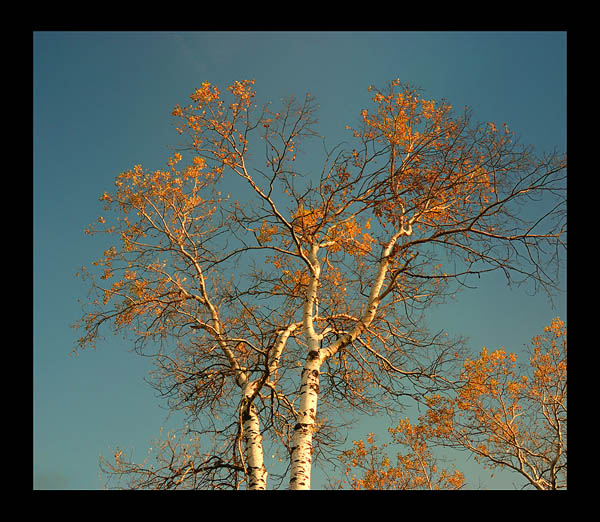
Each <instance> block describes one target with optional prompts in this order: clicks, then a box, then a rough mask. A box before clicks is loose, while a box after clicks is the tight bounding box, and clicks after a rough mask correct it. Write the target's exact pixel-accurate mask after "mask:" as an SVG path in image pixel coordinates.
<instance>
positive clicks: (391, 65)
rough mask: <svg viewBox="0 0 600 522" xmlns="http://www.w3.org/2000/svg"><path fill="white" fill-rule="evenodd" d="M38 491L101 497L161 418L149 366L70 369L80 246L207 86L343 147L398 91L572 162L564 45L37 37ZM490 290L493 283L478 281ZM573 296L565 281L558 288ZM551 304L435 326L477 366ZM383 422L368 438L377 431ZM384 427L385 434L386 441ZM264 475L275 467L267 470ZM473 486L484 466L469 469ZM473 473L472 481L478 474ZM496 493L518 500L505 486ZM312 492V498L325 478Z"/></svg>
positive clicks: (556, 312)
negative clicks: (110, 474)
mask: <svg viewBox="0 0 600 522" xmlns="http://www.w3.org/2000/svg"><path fill="white" fill-rule="evenodd" d="M32 37H33V44H34V46H33V124H34V125H33V159H34V161H33V167H34V169H33V189H34V193H33V247H34V248H33V282H34V285H33V485H34V488H36V489H98V488H99V487H100V478H99V468H98V456H99V454H102V455H104V456H109V455H110V453H111V449H112V448H114V447H115V446H117V445H118V446H120V447H121V448H123V449H124V450H125V451H126V452H128V453H130V452H132V451H133V456H134V457H137V458H138V459H142V458H143V457H144V456H145V455H146V450H147V448H148V446H149V445H150V441H151V440H152V439H153V438H154V437H157V436H158V434H159V429H160V427H161V426H163V425H165V422H164V421H165V417H166V414H167V412H166V411H165V410H164V409H162V408H161V407H160V403H158V402H157V401H156V399H155V398H154V395H153V393H154V392H153V390H152V389H151V388H150V387H149V386H148V385H147V384H145V383H144V381H143V380H144V377H145V376H146V374H147V372H148V370H149V365H148V361H146V360H145V359H142V358H140V357H139V356H136V355H134V354H132V353H130V352H129V351H128V346H127V344H126V343H125V342H124V341H123V340H121V339H119V338H110V337H109V338H108V339H107V340H106V342H104V343H101V344H100V345H99V347H98V349H97V350H96V351H91V350H89V351H84V352H83V353H82V354H81V355H79V356H77V357H69V353H70V352H71V350H72V349H73V347H74V341H75V339H76V337H77V333H76V332H75V331H74V330H73V329H72V328H70V325H72V324H73V323H74V322H75V321H76V320H77V319H78V316H79V314H80V304H79V303H78V299H84V298H85V296H86V288H85V287H84V286H83V284H82V283H81V281H80V280H79V279H78V278H76V277H75V273H76V271H77V270H78V268H79V267H80V266H82V265H89V263H90V262H91V261H92V260H94V259H97V258H98V257H100V255H101V254H102V251H103V250H102V245H100V244H99V243H98V242H97V241H96V239H94V238H90V237H89V236H85V234H84V229H85V228H86V226H87V225H88V224H90V223H92V222H94V221H95V219H96V218H97V217H98V216H99V215H100V214H101V211H102V203H100V202H99V197H100V196H101V195H102V193H103V192H104V191H105V190H108V191H110V190H112V188H113V187H114V178H115V177H116V176H117V175H118V174H119V173H120V172H122V171H124V170H126V169H128V168H131V167H132V166H133V165H134V164H137V163H141V164H142V165H143V166H144V167H145V168H149V169H156V168H163V167H164V166H165V164H166V161H167V159H168V155H169V150H168V146H170V145H175V144H176V143H177V142H178V136H177V133H176V131H175V125H174V121H173V119H172V117H171V111H172V109H173V107H174V106H175V105H176V104H178V103H179V104H182V105H183V104H186V103H187V102H188V100H189V98H188V97H189V95H190V94H191V93H192V92H193V90H194V89H195V88H197V87H199V86H200V84H201V83H202V82H204V81H210V82H211V83H214V84H216V85H218V86H219V87H220V88H221V89H222V90H224V89H225V87H226V86H227V85H230V84H231V83H232V82H233V81H235V80H241V79H251V78H254V79H256V83H255V86H254V87H255V89H256V91H257V97H258V98H259V101H268V100H273V101H278V100H279V99H280V98H282V97H284V96H287V95H289V94H292V93H293V94H296V95H298V96H299V97H303V96H304V94H305V93H307V92H310V93H311V94H313V95H314V96H316V97H317V101H318V102H319V103H320V107H321V110H320V113H319V120H320V122H321V127H320V130H321V132H322V133H323V134H324V135H325V136H327V137H328V139H331V142H332V143H334V142H335V143H337V142H339V141H341V140H342V139H344V138H345V137H347V134H346V133H347V132H348V131H346V130H345V126H346V125H352V124H353V123H355V122H356V120H357V118H358V115H359V111H360V109H361V108H363V107H366V106H367V104H368V99H369V94H368V92H367V87H368V86H369V85H371V84H373V85H375V86H384V85H385V84H386V83H387V82H388V81H390V80H392V79H394V78H400V79H401V80H402V81H405V82H408V83H411V84H413V85H416V86H419V87H421V88H423V90H424V93H423V96H424V97H425V98H433V99H439V98H446V99H448V101H449V102H450V103H451V104H452V105H453V106H454V107H463V106H465V105H468V106H469V107H471V108H472V109H473V117H474V120H476V121H493V122H498V123H500V124H501V123H503V122H506V123H507V124H508V126H509V127H510V128H511V129H512V130H515V131H516V132H517V133H518V134H519V135H520V136H521V139H522V141H523V142H524V143H531V144H533V145H535V146H536V149H538V150H539V151H540V152H541V151H544V150H546V151H549V150H551V149H554V148H557V149H558V150H559V151H561V152H566V92H567V35H566V33H565V32H343V31H333V32H198V33H196V32H182V33H176V32H34V33H33V35H32ZM484 279H485V280H484ZM563 287H564V288H565V289H566V278H565V279H564V280H563ZM555 316H561V317H562V318H563V319H565V320H566V294H565V295H563V296H561V297H559V298H558V299H557V300H556V302H555V306H554V308H552V307H551V306H550V304H549V303H548V301H547V300H546V299H545V298H544V297H542V296H534V297H531V296H528V295H526V294H525V293H524V292H522V291H520V290H518V289H517V290H510V289H507V287H506V285H505V283H504V281H503V279H502V278H500V277H492V278H482V281H481V286H480V288H479V289H477V290H474V291H471V292H469V293H468V294H467V293H465V294H464V295H462V296H461V297H459V298H458V299H457V300H456V301H455V302H453V303H452V304H450V305H447V306H444V307H442V308H440V309H438V310H435V311H433V312H432V314H431V317H430V321H431V322H430V326H431V327H432V328H445V329H447V330H448V331H449V332H450V333H456V334H458V333H461V334H464V335H467V336H470V343H469V347H470V348H471V349H472V350H473V351H475V352H478V351H479V350H480V348H481V346H483V345H485V346H487V347H488V348H489V349H495V348H498V347H500V346H505V347H506V349H507V350H508V351H515V352H517V353H521V352H522V347H523V345H524V344H526V343H528V341H529V340H530V339H531V337H532V336H533V335H536V334H538V333H541V331H542V328H543V327H544V326H545V325H546V324H548V323H549V322H550V320H551V318H552V317H555ZM374 425H375V426H377V421H376V420H375V421H373V420H372V419H371V420H370V424H369V426H365V427H364V429H363V430H362V431H360V430H359V432H358V433H357V436H359V437H364V436H365V434H366V433H367V431H376V430H374V429H373V426H374ZM386 427H387V426H386V425H385V424H383V425H381V426H380V429H382V430H385V428H386ZM267 464H268V462H267ZM461 469H463V471H464V472H465V474H466V475H467V478H468V479H469V480H470V482H471V485H473V486H474V487H476V486H477V485H478V478H477V473H478V471H477V470H476V468H475V466H474V465H473V463H472V462H468V463H465V465H464V466H463V467H462V468H461ZM470 474H471V475H470ZM481 482H482V483H485V484H487V485H488V486H489V487H509V488H510V487H511V480H510V478H508V479H506V478H497V479H495V481H493V480H490V479H489V474H488V473H483V474H482V475H481ZM313 486H314V487H318V486H319V476H316V477H314V479H313Z"/></svg>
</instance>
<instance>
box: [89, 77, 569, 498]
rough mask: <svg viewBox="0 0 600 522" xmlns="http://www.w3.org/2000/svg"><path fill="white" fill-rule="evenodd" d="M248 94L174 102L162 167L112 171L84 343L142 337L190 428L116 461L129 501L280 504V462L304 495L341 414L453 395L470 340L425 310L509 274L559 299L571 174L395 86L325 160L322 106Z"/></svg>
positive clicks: (243, 87)
mask: <svg viewBox="0 0 600 522" xmlns="http://www.w3.org/2000/svg"><path fill="white" fill-rule="evenodd" d="M253 84H254V82H253V81H239V82H235V83H234V84H233V85H231V86H230V87H228V93H227V96H225V95H223V94H222V93H221V91H220V90H219V89H218V88H217V87H216V86H214V85H212V84H210V83H208V82H205V83H203V84H202V85H201V87H200V88H199V89H197V90H195V91H194V93H193V94H192V95H191V96H190V100H191V102H190V103H189V104H187V105H184V106H180V105H177V106H176V107H175V108H174V110H173V116H174V118H175V119H176V121H177V125H178V126H177V131H178V133H179V135H180V136H181V140H182V142H181V143H180V144H179V145H178V146H176V147H174V152H173V155H172V157H171V158H169V161H168V164H167V166H166V168H164V169H159V170H148V169H143V168H142V166H140V165H138V166H134V167H133V168H132V169H130V170H127V171H126V172H124V173H122V174H121V175H119V176H118V177H117V180H116V187H115V191H114V193H112V194H109V193H105V194H104V195H103V197H102V200H103V201H104V203H105V205H106V207H105V208H106V212H107V213H110V215H111V216H112V217H110V218H105V217H101V218H99V220H98V222H97V223H96V224H94V226H92V227H91V228H90V229H89V231H88V232H89V233H90V234H98V233H108V234H109V236H110V237H112V238H114V239H113V241H114V242H115V243H116V244H115V245H112V246H110V247H109V248H108V249H107V250H106V251H105V253H104V256H103V257H102V258H101V259H99V260H98V261H97V262H95V265H96V268H95V269H94V270H88V269H83V270H82V271H81V274H82V275H84V276H85V277H88V278H89V280H90V283H91V289H92V291H93V293H92V294H91V297H90V299H89V301H88V302H87V308H89V309H86V310H85V311H84V315H83V317H82V320H81V322H80V323H79V325H78V326H79V327H80V328H81V329H82V330H83V335H82V336H81V337H80V339H79V347H80V348H83V347H85V346H89V345H94V344H95V342H96V340H97V338H98V336H99V335H100V333H101V331H102V330H103V329H105V328H112V329H113V330H115V331H123V332H124V333H128V334H130V335H132V339H133V342H134V346H135V348H136V349H137V350H138V351H139V352H140V353H142V354H144V355H147V356H151V357H153V359H154V362H155V368H154V371H153V375H152V379H151V383H152V385H153V386H155V388H156V389H157V390H158V391H159V393H160V394H161V395H162V396H163V398H164V399H165V401H166V402H167V404H168V407H169V408H170V409H171V410H172V411H177V412H181V413H183V414H184V415H185V419H186V422H185V423H186V427H185V428H182V431H181V432H180V433H179V435H177V434H175V435H170V437H171V438H170V439H168V441H163V442H161V443H159V444H158V446H157V447H160V448H161V450H160V457H157V464H156V466H154V465H152V466H148V465H146V464H143V465H137V464H134V463H132V462H129V461H128V460H127V459H126V458H125V457H126V456H125V455H124V454H122V453H119V451H120V450H118V451H117V452H116V453H117V454H118V455H119V458H118V459H115V461H114V463H111V464H108V463H106V464H105V469H106V471H107V472H109V474H115V475H118V476H119V477H124V478H129V479H130V482H129V485H130V486H131V487H148V488H152V487H154V488H170V487H178V488H196V487H207V488H217V487H218V488H222V487H231V488H238V487H247V488H249V489H265V488H266V487H267V485H268V470H267V467H266V464H265V459H264V453H265V451H264V448H265V444H268V446H269V448H279V449H275V450H274V451H276V452H278V454H279V456H280V458H281V459H282V460H284V461H285V462H287V463H288V467H287V469H286V470H285V472H284V473H282V474H281V476H278V477H272V478H273V479H274V480H273V482H277V481H279V484H284V483H285V482H287V486H288V487H289V488H290V489H309V488H310V486H311V483H310V478H311V470H312V466H313V458H318V459H321V460H323V461H326V460H327V459H328V458H333V457H332V456H333V454H334V452H335V449H336V448H337V447H339V443H340V442H341V440H343V436H344V432H343V430H342V429H341V428H342V425H343V424H344V422H345V421H344V418H343V416H341V415H340V413H345V414H347V415H348V417H349V418H350V417H351V416H352V415H354V414H374V413H381V412H387V413H393V412H398V411H400V410H401V409H402V405H403V403H404V401H407V400H412V399H416V400H421V399H422V398H423V397H425V396H426V395H427V394H431V393H432V392H433V391H435V390H438V391H439V390H444V389H446V388H449V387H451V386H453V383H452V382H451V380H450V379H448V378H447V375H449V374H446V372H447V370H448V368H449V367H450V366H451V365H452V364H453V363H454V362H455V361H456V357H455V355H454V354H455V353H456V352H457V350H459V349H460V346H461V339H451V338H449V337H448V336H447V335H445V334H444V332H438V331H428V329H427V328H426V326H425V322H424V318H425V314H426V311H427V308H428V306H430V305H431V304H433V303H436V302H440V301H442V300H443V299H445V297H447V296H448V295H451V294H453V293H454V292H456V291H457V290H458V289H459V288H461V287H466V286H468V284H469V282H470V280H471V278H473V277H477V278H480V277H481V276H485V274H486V273H489V272H492V271H497V270H499V271H502V272H503V273H504V274H505V275H506V277H507V280H508V281H509V282H510V283H511V284H513V283H516V284H531V285H532V286H531V288H532V289H533V290H535V291H538V290H543V291H547V292H548V294H549V295H551V294H552V291H553V289H554V287H555V286H556V284H557V279H556V271H557V270H558V267H559V263H560V261H561V256H562V251H563V250H564V246H565V234H566V225H565V211H564V202H565V197H564V192H565V185H566V183H565V181H566V158H564V157H561V156H559V155H556V154H553V155H549V156H545V157H543V158H538V157H537V156H536V155H535V154H534V152H533V150H532V149H531V148H527V147H522V146H521V145H520V144H519V143H518V140H517V139H516V136H515V135H514V133H513V132H511V131H509V130H508V127H506V126H503V127H501V128H500V129H498V128H497V127H496V125H494V124H492V123H482V124H474V123H472V121H471V114H470V112H469V111H468V110H465V111H464V112H462V113H460V114H456V113H455V112H454V111H453V110H452V108H451V106H450V105H449V104H448V103H447V102H445V101H441V102H435V101H433V100H425V99H423V98H422V97H421V94H420V92H419V91H418V90H417V89H415V88H413V87H411V86H410V85H405V84H402V83H401V82H400V81H399V80H395V81H393V82H391V83H390V84H389V85H388V86H387V87H386V88H385V89H382V90H378V89H374V88H369V90H370V92H372V94H371V104H372V106H371V108H370V109H364V110H363V111H362V112H361V113H360V115H359V120H358V124H357V125H355V127H356V128H350V127H347V132H348V133H349V139H351V140H353V141H352V143H351V144H350V145H348V144H346V143H344V144H341V145H337V146H335V147H329V148H328V146H327V144H326V142H325V140H324V139H323V138H322V137H320V136H319V135H318V133H317V129H318V127H317V120H316V112H317V109H318V106H317V105H316V100H315V99H314V98H313V97H312V96H311V95H308V94H307V95H306V96H305V97H304V98H303V99H300V100H298V99H296V98H295V97H293V96H291V97H290V98H288V99H284V100H282V102H281V106H278V108H277V109H275V108H273V106H272V104H267V105H263V106H260V107H259V106H258V104H257V103H256V101H255V92H254V90H253ZM226 97H228V98H229V102H226V101H225V98H226ZM321 141H322V143H323V147H322V148H321V147H320V146H319V143H320V142H321ZM321 151H322V152H321ZM317 159H318V163H317ZM315 165H318V167H315ZM232 190H236V191H237V192H236V193H234V194H231V191H232ZM98 270H99V272H98ZM111 281H112V283H111ZM173 436H174V437H175V438H174V439H173ZM173 440H175V441H179V443H177V444H175V443H174V442H172V441H173Z"/></svg>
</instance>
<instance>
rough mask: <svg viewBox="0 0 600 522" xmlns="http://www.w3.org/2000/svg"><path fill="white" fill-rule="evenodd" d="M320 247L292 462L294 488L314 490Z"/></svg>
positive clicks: (306, 321) (307, 313)
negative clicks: (312, 474) (312, 483)
mask: <svg viewBox="0 0 600 522" xmlns="http://www.w3.org/2000/svg"><path fill="white" fill-rule="evenodd" d="M318 250H319V247H318V245H316V244H314V245H311V249H310V251H309V253H308V260H309V261H310V264H311V275H310V281H309V283H308V288H307V290H306V301H305V302H304V314H303V318H302V327H303V330H304V335H305V336H306V340H307V343H308V356H307V359H306V363H305V364H304V368H303V369H302V375H301V384H300V407H299V410H298V416H297V417H296V425H295V426H294V433H293V436H292V462H291V471H290V489H310V472H311V466H312V434H313V430H314V425H315V418H316V415H317V402H318V399H319V370H320V368H321V362H322V361H321V358H320V355H319V343H320V340H321V338H320V336H319V335H317V333H316V332H315V328H314V323H313V308H314V304H315V300H316V298H317V287H318V285H319V276H320V274H321V267H320V265H319V261H318V258H317V252H318Z"/></svg>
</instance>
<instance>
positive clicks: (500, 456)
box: [421, 318, 567, 490]
mask: <svg viewBox="0 0 600 522" xmlns="http://www.w3.org/2000/svg"><path fill="white" fill-rule="evenodd" d="M516 360H517V356H516V355H515V354H513V353H510V354H506V352H505V351H504V349H502V348H501V349H499V350H496V351H494V352H491V353H490V352H488V351H487V350H486V349H485V348H483V350H482V351H481V355H480V357H479V358H478V359H475V360H466V361H465V363H464V367H463V370H462V373H461V381H462V386H461V388H460V389H459V391H458V393H457V395H456V397H454V398H451V399H450V398H447V397H442V396H440V395H436V396H433V397H430V398H429V410H428V411H427V413H426V414H425V415H424V416H423V417H422V418H421V420H422V421H423V422H425V423H426V424H428V425H429V426H430V428H431V434H432V435H433V436H434V440H435V442H436V443H438V444H440V445H442V446H450V447H455V448H459V449H466V450H468V451H469V452H471V453H472V454H473V455H474V456H475V458H476V459H477V461H478V462H481V463H483V464H484V465H485V466H487V467H489V468H504V469H510V470H513V471H515V472H517V473H518V474H520V475H521V476H522V477H524V478H525V479H526V481H527V482H526V486H533V487H535V488H536V489H539V490H548V489H564V488H566V486H567V328H566V326H565V324H564V322H563V321H561V320H560V319H559V318H556V319H554V320H553V321H552V322H551V324H550V325H549V326H547V327H545V329H544V334H543V335H538V336H535V337H534V338H533V339H532V344H531V353H530V357H529V366H528V367H526V368H524V370H526V371H525V372H523V373H522V374H521V375H519V374H518V373H517V367H516Z"/></svg>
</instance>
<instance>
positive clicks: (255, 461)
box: [242, 382, 268, 489]
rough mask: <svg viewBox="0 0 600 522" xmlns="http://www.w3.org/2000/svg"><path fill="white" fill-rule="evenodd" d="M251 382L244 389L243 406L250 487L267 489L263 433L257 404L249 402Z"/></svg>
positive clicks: (251, 391)
mask: <svg viewBox="0 0 600 522" xmlns="http://www.w3.org/2000/svg"><path fill="white" fill-rule="evenodd" d="M255 384H256V382H253V383H250V384H248V385H246V386H245V389H244V406H243V408H242V426H243V429H244V435H243V441H244V453H245V456H246V469H247V471H248V477H249V482H248V489H267V475H268V473H267V468H266V467H265V459H264V453H263V446H262V435H261V433H260V423H259V420H258V412H257V410H256V406H255V405H254V404H253V403H252V402H249V400H250V398H251V397H252V395H253V390H254V385H255Z"/></svg>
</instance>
